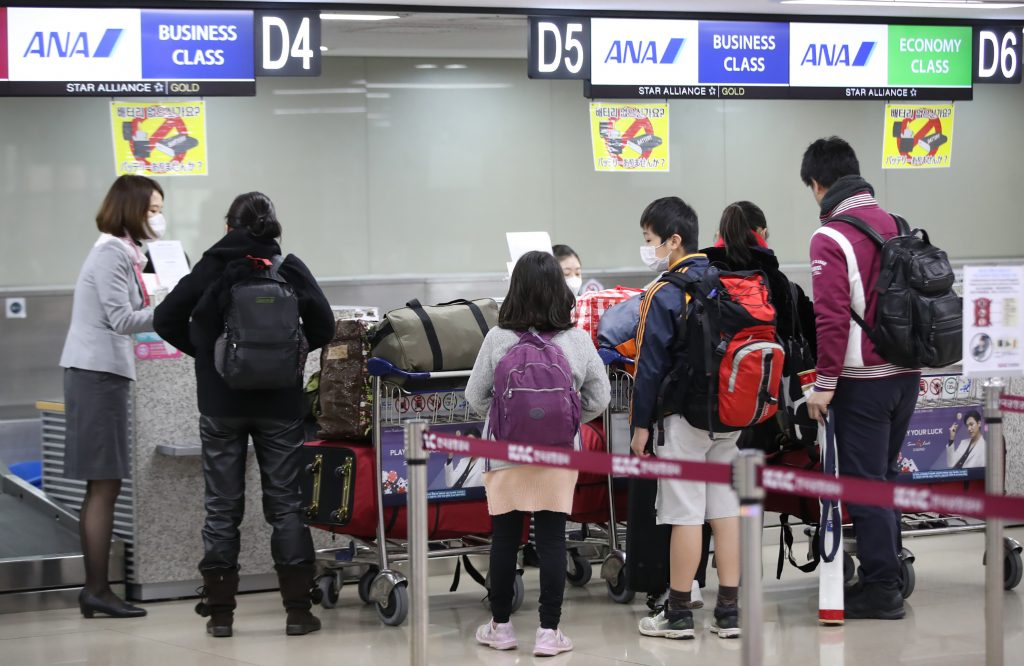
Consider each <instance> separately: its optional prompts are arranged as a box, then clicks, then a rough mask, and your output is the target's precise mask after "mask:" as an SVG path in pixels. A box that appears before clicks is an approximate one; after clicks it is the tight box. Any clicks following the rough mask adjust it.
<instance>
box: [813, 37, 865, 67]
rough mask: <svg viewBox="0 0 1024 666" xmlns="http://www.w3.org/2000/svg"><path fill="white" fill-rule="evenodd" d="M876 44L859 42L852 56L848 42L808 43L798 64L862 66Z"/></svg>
mask: <svg viewBox="0 0 1024 666" xmlns="http://www.w3.org/2000/svg"><path fill="white" fill-rule="evenodd" d="M877 44H878V42H861V43H860V46H859V47H857V50H856V51H855V52H854V55H853V57H852V58H851V57H850V45H849V44H835V43H833V44H808V45H807V52H806V53H804V57H803V59H802V60H801V61H800V66H801V67H803V66H805V65H811V66H812V67H839V66H845V67H863V66H865V65H867V64H868V60H869V59H870V58H871V53H872V52H873V51H874V50H875V46H876V45H877Z"/></svg>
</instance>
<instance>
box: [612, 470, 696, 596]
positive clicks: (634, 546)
mask: <svg viewBox="0 0 1024 666" xmlns="http://www.w3.org/2000/svg"><path fill="white" fill-rule="evenodd" d="M657 497H658V482H657V481H656V480H654V479H630V480H629V508H628V514H629V515H628V520H629V527H628V529H627V530H626V581H627V585H628V586H629V589H631V590H633V591H634V592H646V593H647V596H648V599H647V605H648V606H650V607H651V609H652V610H656V606H655V602H656V600H657V599H658V597H660V596H661V595H662V594H663V593H664V592H665V591H666V590H668V586H669V562H670V544H671V540H672V526H671V525H658V524H657V516H656V515H655V500H656V499H657ZM702 537H703V539H702V541H703V543H702V544H701V558H700V564H699V565H698V567H697V573H696V576H695V577H694V579H695V580H696V581H697V584H698V585H699V586H700V587H704V585H705V578H706V575H707V567H708V559H709V554H710V548H711V526H710V525H708V524H707V523H704V526H703V530H702Z"/></svg>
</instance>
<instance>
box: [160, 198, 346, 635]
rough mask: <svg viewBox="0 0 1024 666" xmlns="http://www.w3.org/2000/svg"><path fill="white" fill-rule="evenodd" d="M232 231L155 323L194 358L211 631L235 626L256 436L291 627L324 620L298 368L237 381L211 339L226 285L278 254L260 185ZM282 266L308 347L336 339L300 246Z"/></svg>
mask: <svg viewBox="0 0 1024 666" xmlns="http://www.w3.org/2000/svg"><path fill="white" fill-rule="evenodd" d="M227 226H228V233H227V235H225V236H224V238H222V239H221V240H220V241H218V242H217V243H216V244H214V246H213V247H211V248H210V249H209V250H207V251H206V252H205V253H204V254H203V257H202V259H201V260H200V261H199V262H198V263H197V264H196V265H195V267H194V268H193V269H192V272H191V273H190V274H189V275H187V276H185V277H184V278H183V279H182V280H181V281H180V282H179V283H178V285H177V286H176V287H175V288H174V290H173V291H172V292H171V293H170V294H168V296H167V298H166V299H165V300H164V301H163V302H162V303H161V304H160V306H159V307H158V308H157V309H156V313H155V315H154V319H153V324H154V328H155V329H156V332H157V333H159V334H160V336H161V337H163V339H164V340H166V341H167V342H169V343H170V344H172V345H174V346H175V347H177V348H178V349H180V350H181V351H183V352H184V353H186V354H188V355H189V356H192V357H194V358H195V368H196V382H197V386H198V400H199V412H200V415H201V416H200V420H199V433H200V438H201V439H202V444H203V476H204V478H205V480H206V524H205V525H204V527H203V545H204V549H205V555H204V557H203V559H202V561H201V562H200V564H199V570H200V572H201V573H202V575H203V583H204V597H205V599H204V602H203V603H201V604H200V606H198V607H197V611H199V612H200V614H201V615H204V616H209V617H210V620H209V621H208V622H207V632H208V633H210V634H211V635H213V636H218V637H225V636H231V634H232V622H233V618H234V609H235V594H236V592H237V590H238V553H239V548H240V542H239V532H238V526H239V525H240V524H241V522H242V514H243V509H244V505H245V489H244V484H245V459H246V453H247V448H248V440H249V438H250V437H252V440H253V446H254V448H255V452H256V459H257V461H258V462H259V466H260V475H261V480H262V485H263V512H264V516H265V517H266V520H267V522H268V523H270V525H271V527H272V528H273V536H272V537H271V553H272V555H273V558H274V562H275V568H276V570H277V573H278V578H279V581H280V585H281V597H282V599H283V603H284V606H285V608H286V610H287V611H288V618H287V622H286V633H288V634H289V635H301V634H307V633H309V632H311V631H316V630H317V629H319V628H320V621H319V620H318V619H317V618H316V617H314V616H313V615H312V613H310V608H311V605H312V603H311V598H310V591H311V590H312V588H313V584H314V580H313V577H314V573H315V566H314V557H315V554H314V551H313V540H312V537H311V536H310V534H309V528H308V527H306V526H305V525H304V524H303V522H302V517H301V515H300V512H301V504H302V495H301V490H300V488H299V471H300V450H301V446H302V442H303V439H304V438H303V427H302V424H303V417H304V415H305V411H306V407H305V403H304V399H303V393H302V386H301V372H297V375H296V377H297V378H296V383H295V385H294V386H293V387H288V388H283V389H262V390H234V389H232V388H230V387H229V386H228V385H227V383H225V381H224V379H223V378H222V377H221V375H220V374H219V373H218V372H217V369H216V367H215V365H214V345H215V342H216V340H217V338H218V337H219V336H220V334H221V333H222V332H223V331H224V327H225V323H224V315H225V312H224V307H225V305H226V303H227V300H228V299H227V297H226V296H227V292H228V290H229V289H230V287H231V285H232V284H234V283H235V282H237V281H238V280H239V279H241V278H243V277H245V276H246V275H247V274H251V271H252V268H250V266H251V265H252V258H257V259H269V260H273V259H274V258H275V257H279V256H280V255H281V248H280V246H279V245H278V242H277V239H278V238H279V237H280V235H281V225H280V223H279V222H278V221H277V218H276V213H275V212H274V206H273V204H272V203H271V201H270V199H269V198H267V197H266V195H263V194H261V193H259V192H250V193H248V194H243V195H240V196H239V197H237V198H236V199H235V201H234V203H232V205H231V208H230V209H229V211H228V215H227ZM278 274H279V275H280V276H281V277H282V278H283V279H284V280H285V281H286V282H287V283H288V284H289V285H290V286H291V287H292V289H293V290H294V292H295V295H296V297H297V300H298V304H299V315H300V317H301V321H302V328H303V331H304V333H305V337H306V341H307V342H308V344H309V348H310V349H317V348H319V347H322V346H323V345H325V344H326V343H328V342H330V340H331V338H332V337H333V335H334V316H333V313H332V312H331V308H330V305H329V304H328V302H327V299H326V297H325V296H324V294H323V292H322V291H321V290H320V287H319V286H318V285H317V283H316V280H315V279H314V278H313V276H312V274H311V273H310V272H309V269H308V268H307V267H306V266H305V264H303V263H302V261H300V260H299V259H298V258H297V257H295V256H294V255H288V256H287V257H285V258H284V260H283V261H281V262H280V264H279V266H278Z"/></svg>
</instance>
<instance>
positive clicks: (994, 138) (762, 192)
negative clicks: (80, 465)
mask: <svg viewBox="0 0 1024 666" xmlns="http://www.w3.org/2000/svg"><path fill="white" fill-rule="evenodd" d="M418 64H425V59H423V58H326V59H325V60H324V73H323V76H321V77H320V78H318V79H262V80H260V81H259V82H258V95H257V96H256V97H253V98H210V99H207V100H206V103H207V108H208V120H207V130H208V138H209V151H210V153H209V161H210V175H209V176H207V177H195V178H186V177H181V178H171V177H164V178H162V179H161V182H162V183H163V185H164V186H165V189H166V190H167V210H166V214H167V218H168V220H169V223H170V237H172V238H178V239H181V240H182V241H183V242H184V243H185V246H186V250H187V252H188V253H189V255H190V256H192V257H193V258H197V257H198V256H199V255H200V254H201V253H202V251H203V250H204V249H205V248H206V247H208V246H209V245H210V244H211V243H212V242H214V241H215V240H216V239H217V237H218V236H219V235H220V233H221V231H222V229H223V226H222V223H223V216H224V213H225V212H226V210H227V207H228V204H229V203H230V202H231V199H232V198H233V197H234V196H235V195H236V194H238V193H240V192H245V191H249V190H253V189H260V190H263V191H265V192H267V193H268V194H269V195H270V196H271V197H272V198H274V200H275V201H276V202H277V204H278V208H279V212H280V215H281V218H282V221H283V222H284V225H285V237H284V247H285V249H286V250H288V251H292V252H295V253H297V254H299V255H300V256H302V257H303V258H305V259H306V261H307V263H308V264H309V265H310V267H311V268H312V269H313V271H314V272H315V273H316V274H317V275H319V276H323V277H343V276H361V275H366V274H376V275H394V274H402V273H415V274H424V273H458V272H468V273H478V272H494V271H500V270H501V269H502V268H503V266H504V261H505V245H504V233H505V232H506V231H512V230H524V229H531V230H532V229H546V230H548V231H550V232H551V233H552V237H553V238H555V239H557V240H558V241H561V242H566V243H569V244H570V245H573V246H574V247H576V248H577V249H578V250H579V252H580V253H581V255H582V256H583V259H584V263H585V265H586V266H587V267H590V268H604V267H625V266H637V265H638V263H639V262H638V257H637V250H636V247H637V246H638V245H639V233H638V229H637V220H638V218H639V215H640V212H641V211H642V209H643V207H644V206H645V205H646V204H647V203H648V202H650V201H651V200H652V199H655V198H657V197H661V196H666V195H669V194H677V195H680V196H682V197H684V198H685V199H687V200H688V201H690V202H691V203H693V205H694V206H695V208H696V209H697V212H698V214H699V215H700V219H701V221H702V233H701V240H702V242H704V243H708V242H710V240H711V238H712V237H713V235H714V231H715V227H716V224H717V220H718V218H719V216H720V214H721V211H722V208H723V207H724V206H725V205H726V204H727V203H729V202H730V201H734V200H736V199H740V198H749V199H752V200H754V201H755V202H756V203H758V204H760V205H761V206H762V207H763V208H764V209H765V211H766V212H767V213H768V216H769V221H770V223H771V226H772V241H773V245H774V247H775V248H776V250H777V251H778V252H779V254H780V256H781V257H782V259H783V260H784V261H798V262H803V261H805V260H806V259H805V257H806V235H807V234H808V233H809V232H810V229H812V228H813V224H814V218H815V214H816V211H815V206H814V203H813V201H812V200H811V198H810V194H809V193H808V191H807V189H806V188H805V187H804V186H803V185H802V184H801V183H800V181H799V178H798V172H799V163H800V157H801V154H802V150H803V148H804V147H805V146H806V145H807V144H808V143H809V142H810V141H811V140H813V139H815V138H817V137H820V136H824V135H828V134H834V133H838V134H840V135H843V136H844V137H846V138H848V139H850V140H851V141H852V142H853V144H854V146H855V148H856V149H857V151H858V153H859V155H860V157H861V162H862V166H863V168H864V174H865V176H866V177H867V178H868V179H869V180H870V181H871V182H872V183H873V184H874V185H875V187H876V188H877V190H878V194H879V196H880V198H881V199H882V201H883V202H884V203H885V204H886V205H888V206H889V207H891V208H893V209H896V210H899V211H901V212H903V213H905V214H906V215H907V216H908V217H910V218H911V219H913V220H914V221H921V222H922V223H926V224H927V226H928V227H929V228H930V229H933V230H934V231H935V232H936V238H937V239H939V240H943V239H948V240H947V242H946V243H945V244H946V245H950V247H949V248H948V249H949V250H950V252H951V254H953V255H955V256H958V257H969V256H973V257H995V256H1007V255H1017V254H1024V235H1022V234H1019V233H1016V232H1015V224H1016V220H1017V219H1018V218H1019V213H1018V207H1017V205H1016V202H1015V200H1014V197H1013V196H1012V193H1013V192H1014V191H1015V188H1016V179H1017V177H1018V171H1019V169H1018V168H1017V167H1016V166H1015V162H1014V158H1013V156H1014V155H1017V154H1019V153H1021V152H1024V129H1022V128H1020V127H1019V126H1018V124H1017V122H1016V115H1017V114H1016V113H1015V112H1014V111H1013V110H1014V109H1016V108H1019V107H1020V106H1021V103H1022V101H1024V88H1022V87H1021V86H979V87H977V89H976V90H975V100H974V101H972V102H965V103H958V104H957V107H956V109H957V111H956V113H957V122H956V130H955V135H954V140H953V141H954V148H953V166H952V168H950V169H945V170H934V171H929V172H915V173H896V172H892V171H887V172H884V173H883V172H882V171H881V169H880V168H879V166H880V163H881V144H882V137H883V133H884V131H885V127H884V125H885V123H884V120H883V105H882V104H881V103H879V102H795V101H743V100H692V101H683V100H681V101H674V102H672V103H671V113H672V115H671V137H670V143H671V146H672V155H671V158H672V166H671V172H670V173H668V174H657V175H654V174H646V175H623V174H598V173H595V172H594V170H593V164H592V157H591V149H590V143H589V142H590V123H589V119H588V112H587V101H586V100H585V99H583V97H582V88H581V84H580V82H578V81H530V80H529V79H527V78H526V67H525V62H523V61H517V60H496V59H458V60H454V59H448V60H445V59H438V58H431V59H429V62H427V63H426V64H434V65H437V67H436V68H435V69H426V70H425V69H417V68H416V65H418ZM444 65H465V66H466V67H465V69H445V68H444ZM110 133H111V128H110V118H109V100H105V99H17V98H3V99H0V192H2V193H3V194H2V196H3V204H4V205H3V206H0V230H2V232H3V238H4V245H5V249H6V248H11V249H12V250H13V251H8V253H7V255H6V256H7V260H6V261H4V262H0V286H17V285H23V286H39V285H70V284H72V283H73V282H74V279H75V276H76V274H77V271H78V268H79V267H80V265H81V262H82V259H83V258H84V256H85V254H86V253H87V252H88V250H89V248H90V246H91V245H92V242H93V240H94V239H95V237H96V231H95V228H94V225H93V222H92V219H93V216H94V215H95V211H96V209H97V207H98V205H99V202H100V200H101V198H102V196H103V194H104V192H105V191H106V188H107V187H108V186H109V184H110V182H111V180H112V179H113V176H114V169H113V156H112V151H111V134H110ZM965 226H967V227H970V228H971V229H972V232H975V231H976V233H971V234H969V235H967V237H966V238H963V239H960V238H958V234H959V233H960V231H961V230H962V229H963V228H965ZM961 240H962V242H960V241H961Z"/></svg>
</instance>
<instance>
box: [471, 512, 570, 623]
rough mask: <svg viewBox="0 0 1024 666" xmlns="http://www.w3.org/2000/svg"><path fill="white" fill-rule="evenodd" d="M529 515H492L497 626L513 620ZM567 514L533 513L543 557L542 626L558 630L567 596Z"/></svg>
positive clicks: (492, 595) (492, 593) (493, 598)
mask: <svg viewBox="0 0 1024 666" xmlns="http://www.w3.org/2000/svg"><path fill="white" fill-rule="evenodd" d="M526 515H527V514H526V513H524V512H522V511H512V512H510V513H503V514H501V515H500V516H491V520H492V522H493V523H494V534H493V536H492V540H491V591H490V599H491V615H492V616H493V618H494V621H495V622H497V623H503V622H508V621H509V616H510V615H511V614H512V592H513V589H514V585H515V576H516V555H517V553H518V552H519V546H520V544H521V543H522V540H523V521H524V519H525V518H526ZM566 518H568V516H567V514H564V513H557V512H555V511H538V512H537V513H535V514H533V525H534V533H535V535H536V540H537V544H536V547H537V556H538V557H539V558H540V626H541V627H543V628H544V629H558V621H559V620H560V619H561V617H562V597H563V595H564V594H565V573H566V559H565V520H566Z"/></svg>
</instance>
